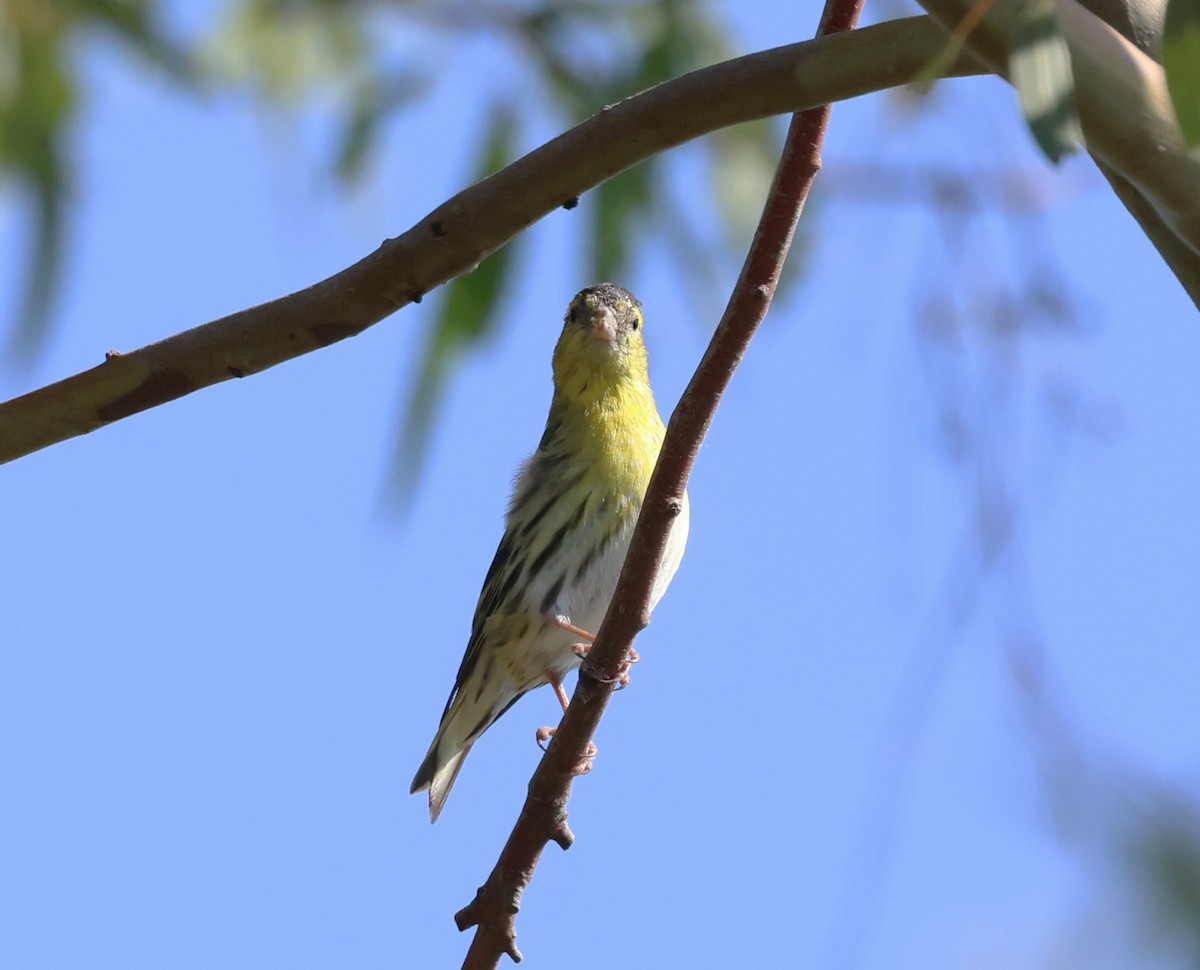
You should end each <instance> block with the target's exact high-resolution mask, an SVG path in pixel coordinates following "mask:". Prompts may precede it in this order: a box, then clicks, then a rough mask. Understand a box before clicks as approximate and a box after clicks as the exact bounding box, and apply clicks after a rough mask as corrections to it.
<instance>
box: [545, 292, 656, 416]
mask: <svg viewBox="0 0 1200 970" xmlns="http://www.w3.org/2000/svg"><path fill="white" fill-rule="evenodd" d="M644 322H645V321H644V319H643V317H642V304H641V303H640V302H639V301H638V299H637V297H635V296H634V295H633V294H632V293H630V292H629V291H628V290H626V289H623V288H622V287H620V286H616V285H614V284H612V283H600V284H598V285H596V286H589V287H588V288H587V289H585V290H581V291H580V292H579V293H578V294H577V295H576V296H575V299H573V300H572V301H571V305H570V306H569V307H568V308H567V315H566V317H565V318H564V320H563V330H562V336H560V337H559V338H558V346H557V347H556V348H555V350H554V383H555V386H556V387H557V388H558V389H559V390H560V391H563V392H567V393H570V392H571V391H572V390H577V391H578V392H579V393H582V394H586V393H588V391H589V389H592V388H593V387H594V389H595V390H601V389H603V388H604V387H606V386H610V385H620V384H622V383H624V382H626V381H639V382H642V383H647V384H648V383H649V366H648V363H647V358H646V343H645V341H644V340H643V339H642V328H643V325H644Z"/></svg>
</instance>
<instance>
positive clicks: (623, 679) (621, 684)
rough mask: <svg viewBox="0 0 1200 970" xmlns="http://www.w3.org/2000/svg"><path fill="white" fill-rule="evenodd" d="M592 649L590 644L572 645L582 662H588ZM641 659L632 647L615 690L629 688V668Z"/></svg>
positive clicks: (573, 651) (572, 649) (622, 666)
mask: <svg viewBox="0 0 1200 970" xmlns="http://www.w3.org/2000/svg"><path fill="white" fill-rule="evenodd" d="M591 649H592V645H591V644H590V643H574V644H572V645H571V652H572V653H573V654H575V656H577V657H578V658H579V659H580V660H587V658H588V654H589V653H590V652H591ZM641 659H642V657H641V655H640V654H639V653H638V652H637V651H636V650H634V649H633V647H630V648H629V652H628V653H627V654H625V659H624V661H622V663H621V669H620V672H619V673H618V674H617V683H616V686H615V687H614V688H613V690H624V689H625V688H626V687H628V686H629V668H630V667H631V666H632V665H633V664H635V663H637V662H638V661H639V660H641Z"/></svg>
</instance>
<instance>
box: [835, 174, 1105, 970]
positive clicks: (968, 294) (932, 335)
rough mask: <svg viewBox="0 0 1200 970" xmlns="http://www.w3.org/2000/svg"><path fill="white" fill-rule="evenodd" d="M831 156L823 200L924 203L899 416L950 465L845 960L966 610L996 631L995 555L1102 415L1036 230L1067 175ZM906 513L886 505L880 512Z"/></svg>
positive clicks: (879, 743)
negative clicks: (912, 390) (911, 400)
mask: <svg viewBox="0 0 1200 970" xmlns="http://www.w3.org/2000/svg"><path fill="white" fill-rule="evenodd" d="M837 168H838V170H839V171H838V174H837V177H835V178H833V179H831V180H830V181H831V182H832V186H831V190H832V194H833V195H834V198H835V199H836V200H837V201H838V203H839V204H842V205H846V204H848V203H850V202H860V203H867V204H871V205H880V204H884V205H888V206H890V207H895V206H899V205H911V204H917V205H920V206H922V207H924V208H926V209H927V210H929V211H930V212H931V214H932V216H933V218H930V219H928V220H927V221H926V222H924V223H923V224H922V225H923V232H922V240H921V242H920V243H919V244H918V246H917V249H918V250H919V251H920V252H921V253H922V254H923V259H922V260H921V264H920V265H919V266H918V267H917V269H916V273H915V279H914V281H913V284H912V285H913V287H914V289H915V292H916V295H915V297H914V298H913V300H912V301H911V302H912V310H911V318H910V319H911V344H912V347H913V348H914V349H915V351H916V353H917V355H918V357H919V360H920V362H921V368H920V369H921V371H922V372H923V374H924V377H925V380H924V382H923V385H922V386H923V395H922V396H923V398H924V401H923V402H922V403H923V406H921V407H919V408H917V410H916V412H915V416H916V419H917V420H918V421H919V423H920V425H922V426H923V427H924V428H925V429H926V431H925V435H924V436H925V437H926V439H927V440H928V442H929V443H930V446H931V450H932V451H933V452H934V454H935V455H936V456H937V457H938V458H939V459H940V460H941V462H942V463H944V465H945V466H946V467H947V468H948V469H949V471H950V473H951V477H952V481H953V483H954V486H955V488H956V490H957V492H958V502H957V508H958V509H959V515H958V518H959V519H960V521H961V527H960V532H959V535H958V536H957V538H956V539H955V541H954V543H953V546H952V548H951V551H950V553H949V555H948V557H947V562H946V565H945V567H944V569H943V571H942V573H941V578H940V580H939V582H938V584H937V587H936V593H935V595H934V596H933V598H932V599H931V601H930V602H929V604H928V606H927V608H926V611H925V612H924V615H923V616H922V619H921V621H920V622H919V624H918V627H917V632H916V635H915V636H914V637H913V640H912V642H911V643H910V644H909V645H908V646H907V650H906V659H905V661H904V665H903V668H902V670H901V673H900V675H899V677H898V679H897V681H896V683H895V686H894V687H893V689H892V692H891V701H890V703H889V705H888V709H887V711H886V713H885V714H884V716H883V720H882V723H881V724H880V726H879V730H878V735H877V739H876V742H875V746H874V751H873V755H872V757H871V761H870V766H869V768H868V774H867V794H866V796H865V798H864V800H863V804H862V807H861V811H862V815H861V818H860V821H859V825H858V834H857V837H856V840H855V843H854V845H853V847H852V849H851V855H850V859H849V862H848V866H847V873H846V879H845V882H844V883H843V886H842V888H841V891H840V893H839V894H838V897H837V899H838V904H837V907H836V910H835V915H834V918H833V922H832V925H831V926H830V928H829V930H828V935H827V937H826V942H825V946H824V952H823V956H822V961H821V963H822V965H827V966H838V967H844V968H852V967H855V966H860V965H862V964H863V963H864V962H865V961H866V957H867V954H868V952H869V951H870V948H871V945H872V941H873V939H874V933H875V929H876V926H877V923H878V920H879V918H880V915H881V913H882V911H883V908H884V903H885V900H886V898H887V896H888V892H889V873H890V871H891V868H892V863H893V859H894V856H895V853H896V849H897V845H898V843H899V841H900V839H901V837H902V835H903V832H904V825H905V815H906V813H907V806H908V801H909V796H910V793H911V781H912V775H913V772H914V770H915V765H916V761H917V757H918V755H919V752H920V748H921V745H922V742H923V740H924V738H925V733H926V728H927V725H928V723H929V720H930V718H931V716H932V715H933V712H934V710H935V709H936V707H937V704H938V702H939V699H940V697H941V693H942V688H943V685H944V683H945V680H946V678H947V676H948V673H949V671H950V669H951V666H952V665H953V663H954V660H955V656H956V653H957V651H958V649H959V647H960V646H961V644H962V643H963V642H964V641H965V640H967V639H968V631H969V629H970V628H971V627H972V626H973V625H975V624H976V623H977V622H979V620H980V617H981V616H983V617H986V618H988V619H989V620H991V621H992V622H993V623H994V624H995V625H996V626H997V628H998V630H999V631H1001V632H1002V631H1003V629H1004V628H1006V627H1007V626H1008V625H1010V624H1011V622H1012V616H1013V614H1012V613H1011V612H1010V606H1011V604H1012V603H1013V602H1014V596H1013V595H1012V591H1011V585H1012V582H1013V571H1012V566H1011V564H1012V563H1013V562H1014V561H1019V560H1020V557H1021V556H1022V554H1023V546H1024V542H1025V541H1026V537H1027V535H1028V533H1029V530H1030V528H1031V526H1032V520H1033V519H1035V518H1036V516H1037V514H1038V513H1039V511H1040V510H1041V509H1042V508H1044V506H1045V505H1046V503H1047V502H1048V501H1050V500H1051V498H1052V496H1053V491H1054V488H1053V486H1054V484H1055V482H1056V481H1057V477H1058V473H1059V472H1060V471H1061V469H1062V466H1063V463H1064V461H1065V458H1066V456H1067V455H1068V454H1069V453H1070V451H1071V444H1072V440H1073V439H1074V438H1076V437H1078V436H1086V437H1100V438H1104V437H1106V436H1107V435H1108V434H1109V433H1110V432H1111V428H1112V424H1113V422H1112V419H1111V417H1110V410H1109V409H1106V407H1105V406H1104V405H1102V404H1100V403H1098V402H1094V401H1092V400H1091V399H1090V397H1089V396H1088V395H1087V394H1086V393H1085V392H1084V391H1083V390H1082V389H1080V388H1079V387H1078V386H1077V383H1076V381H1075V379H1074V377H1073V375H1072V368H1071V365H1070V357H1071V355H1072V354H1074V353H1075V352H1076V351H1077V350H1078V347H1079V344H1080V342H1081V341H1083V340H1085V339H1086V338H1087V337H1088V336H1089V335H1091V334H1093V333H1095V330H1096V327H1095V325H1094V324H1092V323H1089V322H1087V315H1086V314H1085V313H1084V311H1083V310H1082V308H1081V303H1082V301H1081V300H1079V299H1078V298H1077V297H1076V296H1075V295H1074V294H1073V292H1072V289H1071V286H1070V284H1069V283H1068V281H1067V280H1066V279H1065V277H1064V276H1063V275H1062V274H1061V272H1060V271H1059V270H1058V269H1057V266H1056V261H1055V257H1054V253H1053V251H1052V249H1051V247H1050V246H1049V244H1048V242H1047V240H1046V239H1045V236H1044V233H1043V232H1042V227H1041V217H1042V216H1043V214H1044V213H1045V212H1046V210H1047V209H1049V208H1050V207H1051V206H1052V205H1055V204H1057V203H1058V202H1059V201H1061V197H1062V196H1063V194H1064V193H1071V192H1073V191H1074V189H1073V188H1072V187H1071V186H1070V185H1069V184H1068V183H1064V182H1063V181H1061V180H1058V181H1050V180H1047V179H1046V177H1045V176H1044V175H1042V174H1035V173H1017V172H1006V171H1003V170H989V171H971V170H969V169H967V170H948V169H947V170H942V169H933V170H931V169H928V168H920V167H918V168H912V169H896V168H892V167H880V166H878V165H875V164H862V163H859V164H855V163H851V164H849V165H839V166H838V167H837ZM1000 267H1003V268H1000ZM913 418H914V414H913V412H912V411H911V410H910V409H906V408H905V407H903V405H902V403H901V402H897V407H896V408H895V410H894V412H893V413H892V414H891V415H889V419H888V420H889V422H890V424H891V425H892V427H891V428H890V430H889V431H888V433H887V434H886V438H887V439H888V440H893V441H894V440H902V439H904V438H905V437H906V434H905V433H904V429H902V428H900V427H898V425H899V424H901V423H902V422H905V421H910V420H913ZM921 457H922V456H920V454H919V453H917V454H916V455H914V454H913V453H911V452H903V451H902V450H900V449H898V450H897V452H896V453H895V454H894V455H892V456H891V460H890V461H887V460H886V459H885V461H886V474H887V476H888V481H889V482H890V483H891V487H890V488H889V489H887V490H885V491H886V492H887V493H888V494H891V495H912V494H913V490H912V489H910V488H907V487H903V486H902V484H901V483H902V482H903V481H904V480H905V479H908V478H912V477H915V476H916V475H917V469H916V467H915V466H916V465H917V464H918V463H920V461H921ZM894 501H896V502H897V503H902V501H903V500H902V499H894ZM917 517H918V516H917V510H916V509H914V508H911V507H908V506H904V507H900V505H899V504H898V505H897V506H894V507H892V508H890V509H889V510H888V512H887V514H886V518H887V519H888V520H893V521H912V520H914V519H916V518H917ZM923 552H924V550H922V549H920V548H914V547H906V548H904V549H903V550H901V551H899V552H898V554H897V556H896V559H895V561H896V563H897V564H898V565H897V568H898V569H899V570H900V571H902V572H908V571H910V570H912V569H913V568H914V563H917V562H919V561H920V560H921V558H922V553H923ZM994 603H999V604H1000V605H999V606H997V607H995V608H994V609H989V608H988V607H991V606H992V604H994ZM883 649H887V650H888V652H891V650H890V649H889V648H887V647H884V648H883Z"/></svg>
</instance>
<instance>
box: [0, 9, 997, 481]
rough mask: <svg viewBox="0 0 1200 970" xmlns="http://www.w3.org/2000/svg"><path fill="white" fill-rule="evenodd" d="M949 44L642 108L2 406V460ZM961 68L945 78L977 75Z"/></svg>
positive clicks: (221, 371)
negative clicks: (397, 229) (306, 278)
mask: <svg viewBox="0 0 1200 970" xmlns="http://www.w3.org/2000/svg"><path fill="white" fill-rule="evenodd" d="M943 43H944V33H943V32H942V30H941V28H939V27H938V26H937V25H936V24H934V23H933V22H932V21H930V20H929V19H928V18H924V17H920V18H911V19H907V20H898V21H893V22H891V23H886V24H880V25H878V26H875V27H869V28H867V29H866V30H863V31H858V32H856V33H854V34H848V35H846V36H842V37H828V38H821V39H819V40H815V41H809V42H807V43H802V44H792V45H789V46H787V47H780V48H776V49H774V50H770V51H764V52H762V53H759V54H751V55H748V56H746V57H741V58H737V59H736V60H732V61H727V62H725V63H722V64H717V65H714V66H713V67H709V68H705V69H703V70H700V71H695V72H693V73H691V74H688V75H685V76H684V77H681V78H678V79H676V80H673V81H668V82H666V83H665V84H660V85H659V86H658V87H655V88H652V89H650V90H649V91H645V92H643V93H641V94H638V95H636V96H634V97H632V98H629V99H628V100H627V101H623V102H621V103H620V104H617V105H614V106H612V107H610V108H607V109H606V110H604V111H602V112H600V113H599V114H598V115H596V116H595V117H593V118H591V119H589V120H588V121H586V122H584V123H583V124H581V125H579V126H578V127H577V128H574V129H572V130H571V131H568V132H566V133H565V134H563V135H560V136H559V137H558V138H555V139H554V140H553V141H551V142H549V143H548V144H546V145H543V146H542V147H541V148H538V149H537V150H535V151H533V152H530V153H529V154H528V155H526V156H525V157H524V158H521V159H519V160H517V161H516V162H514V163H513V164H512V165H510V166H508V167H507V168H505V169H504V170H503V171H501V172H498V173H497V174H495V175H493V176H492V177H490V178H488V179H485V180H484V181H482V182H479V183H478V184H476V185H473V186H471V187H470V188H468V189H466V190H465V191H463V192H460V193H459V194H458V195H456V196H455V197H454V198H452V199H451V200H450V201H448V202H446V203H445V204H444V205H442V206H440V207H439V208H437V209H435V210H434V211H433V212H431V213H430V214H429V215H428V216H426V217H425V218H424V219H422V220H421V221H420V222H419V223H418V224H417V225H415V226H414V227H413V228H411V229H409V230H408V231H407V232H406V233H404V235H402V236H399V237H397V238H395V239H389V240H387V241H386V242H384V243H383V245H382V246H380V247H379V249H378V250H376V251H375V252H374V253H372V254H371V255H370V256H367V257H366V258H365V259H363V260H360V261H359V262H358V263H355V264H354V265H353V266H351V267H349V268H348V269H345V270H343V271H342V272H340V273H338V274H336V275H334V276H331V277H329V278H328V279H326V280H323V281H322V282H320V283H317V284H315V285H314V286H310V287H308V288H307V289H305V290H301V291H299V292H297V293H293V294H291V295H290V296H286V297H282V298H280V299H277V300H274V301H272V302H270V303H264V304H262V305H261V306H257V307H252V308H250V309H248V310H242V311H240V312H238V313H234V314H231V315H230V316H227V317H223V318H222V319H220V320H216V321H214V322H212V323H208V324H205V325H203V326H200V327H196V328H195V329H192V330H188V331H185V332H184V333H180V334H177V335H175V336H173V337H168V338H167V339H166V340H162V341H160V342H158V343H155V344H151V345H149V346H148V347H143V348H142V349H141V350H137V351H133V352H131V353H127V354H116V353H110V355H109V357H108V359H107V360H106V361H105V362H104V363H103V364H101V365H99V366H98V367H95V368H92V369H91V370H88V371H84V372H83V373H80V374H76V375H75V376H74V377H70V378H67V379H66V380H63V381H59V382H58V383H56V384H51V385H49V386H47V387H44V388H41V389H40V390H37V391H33V392H31V393H29V394H26V395H24V396H23V397H18V398H14V399H13V400H11V401H8V402H6V403H4V404H0V462H5V461H11V460H13V459H14V458H19V457H21V456H22V455H26V454H29V453H30V452H32V451H37V450H38V449H40V448H45V447H47V446H49V445H52V444H54V443H56V442H58V441H62V440H64V439H66V438H71V437H74V436H76V435H80V434H86V433H87V432H89V431H93V430H95V429H96V428H99V427H102V426H103V425H106V424H108V423H110V422H112V421H116V420H119V419H121V418H124V417H127V416H128V415H130V414H134V413H136V412H138V411H144V410H146V409H147V408H152V407H155V406H157V405H159V404H163V403H165V402H167V401H171V400H174V399H175V398H178V397H182V396H183V395H185V394H190V393H192V392H193V391H196V390H198V389H200V388H202V387H207V386H209V385H211V384H216V383H218V382H219V381H224V380H228V379H229V378H230V377H245V376H246V375H248V374H254V373H257V372H258V371H261V370H265V369H266V368H268V367H273V366H274V365H276V364H278V363H281V362H283V361H285V360H290V359H291V358H293V357H298V356H300V355H301V354H306V353H309V352H310V351H313V350H317V349H319V348H321V347H325V346H328V345H329V344H332V343H334V342H336V341H338V340H344V339H345V338H346V337H352V336H354V335H356V334H358V333H361V332H362V331H363V330H365V329H366V328H367V327H369V326H371V325H372V324H375V323H378V322H379V321H380V320H382V319H384V318H385V317H387V316H389V315H390V314H392V313H394V312H395V311H396V310H398V309H400V308H401V307H403V306H405V305H406V304H408V303H411V302H414V301H416V300H420V298H421V296H422V295H423V294H424V293H426V292H428V291H429V290H431V289H433V288H434V287H436V286H439V285H441V284H442V283H445V282H446V281H447V280H449V279H452V278H454V277H455V276H459V275H461V274H463V273H466V272H469V271H470V270H471V269H473V268H474V267H475V266H477V265H478V264H479V261H480V260H482V259H483V258H484V257H485V256H487V255H488V254H489V253H491V252H494V251H495V250H496V249H498V248H500V247H501V246H503V245H504V244H505V243H506V242H508V241H509V240H510V239H512V238H513V236H515V235H516V234H517V233H519V232H521V231H522V230H523V229H525V228H527V227H528V226H529V225H531V224H532V223H533V222H535V221H537V220H538V219H540V218H542V217H543V216H545V215H547V214H548V213H550V212H553V211H554V210H555V209H556V208H557V207H559V206H562V205H565V204H568V203H569V202H570V201H571V200H574V199H576V198H578V197H579V196H580V195H581V194H583V193H584V192H586V191H587V190H588V189H591V188H594V187H595V186H596V185H598V184H600V183H601V182H603V181H604V180H605V179H608V178H611V177H612V176H613V175H615V174H617V173H618V172H620V171H622V170H624V169H626V168H629V167H630V166H632V165H635V164H636V163H638V162H640V161H643V160H645V159H647V158H649V157H650V156H652V155H655V154H657V153H659V152H662V151H664V150H666V149H668V148H672V147H674V146H676V145H679V144H682V143H683V142H685V141H688V140H690V139H693V138H696V137H698V136H700V135H703V134H706V133H708V132H711V131H715V130H716V129H718V128H723V127H727V126H729V125H733V124H737V123H738V122H742V121H750V120H752V119H755V118H764V117H768V116H770V115H776V114H783V113H786V112H790V111H795V110H798V109H802V108H807V107H811V106H812V105H816V104H825V103H828V102H831V101H839V100H842V99H844V98H850V97H855V96H857V95H860V94H866V93H868V92H871V91H878V90H882V89H884V88H888V87H894V86H896V85H898V84H903V83H905V82H907V81H909V80H910V79H911V78H912V77H913V76H914V75H915V74H916V73H917V71H918V70H919V69H920V68H921V67H922V66H923V65H924V64H925V63H926V62H928V61H929V60H930V59H931V58H932V57H933V55H934V54H935V53H936V52H937V51H938V50H939V49H940V48H941V46H942V44H943ZM980 71H981V69H980V68H978V67H977V66H975V62H974V61H967V60H963V61H961V62H960V63H958V64H956V65H955V66H954V67H953V68H952V69H951V71H950V73H952V74H959V75H962V74H972V73H980Z"/></svg>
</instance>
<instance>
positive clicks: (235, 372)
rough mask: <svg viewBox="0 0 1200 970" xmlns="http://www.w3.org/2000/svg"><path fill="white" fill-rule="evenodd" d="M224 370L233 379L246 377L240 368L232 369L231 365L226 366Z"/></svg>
mask: <svg viewBox="0 0 1200 970" xmlns="http://www.w3.org/2000/svg"><path fill="white" fill-rule="evenodd" d="M226 369H227V370H228V371H229V373H230V374H231V375H233V376H234V377H245V376H246V372H245V371H244V370H242V369H241V368H240V367H234V366H233V364H230V365H229V366H228V368H226Z"/></svg>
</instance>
